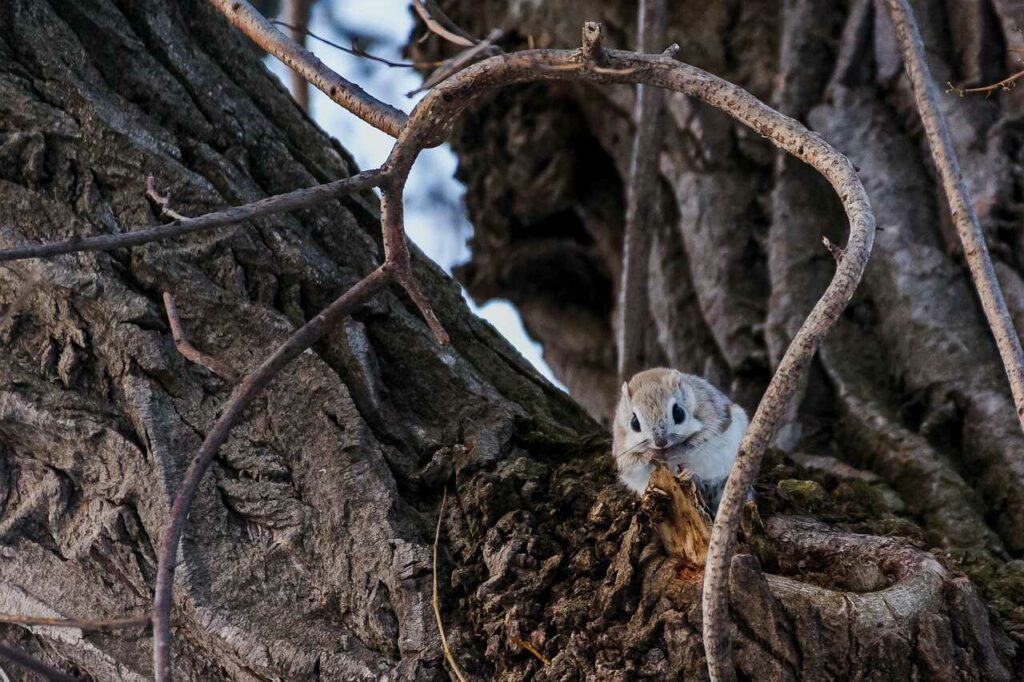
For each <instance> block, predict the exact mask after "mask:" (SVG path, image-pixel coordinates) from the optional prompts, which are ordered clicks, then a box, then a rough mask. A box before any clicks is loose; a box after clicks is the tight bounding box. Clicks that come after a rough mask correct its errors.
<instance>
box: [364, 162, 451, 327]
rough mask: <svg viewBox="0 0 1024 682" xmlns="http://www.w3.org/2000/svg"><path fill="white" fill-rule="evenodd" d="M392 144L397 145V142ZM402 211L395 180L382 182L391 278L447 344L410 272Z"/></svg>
mask: <svg viewBox="0 0 1024 682" xmlns="http://www.w3.org/2000/svg"><path fill="white" fill-rule="evenodd" d="M395 147H398V144H397V143H396V144H395ZM403 182H404V179H403ZM404 213H405V208H404V206H403V204H402V188H401V187H400V186H399V185H398V183H388V184H385V185H383V186H382V187H381V193H380V220H381V224H382V226H383V230H384V259H385V261H386V262H388V263H390V264H391V265H392V267H393V268H394V277H395V281H396V282H398V284H400V285H401V286H402V288H403V289H405V292H406V293H407V294H409V298H411V299H412V302H413V303H414V304H415V305H416V307H417V308H418V309H419V311H420V314H421V315H423V318H424V319H425V320H426V321H427V325H428V326H429V327H430V331H431V332H433V334H434V338H435V339H437V342H438V343H439V344H441V345H442V346H447V345H448V341H449V339H448V332H446V331H445V330H444V327H443V326H442V325H441V322H440V320H438V319H437V315H435V314H434V310H433V308H431V306H430V301H429V300H427V297H426V296H424V295H423V292H422V291H420V287H419V284H417V282H416V277H415V276H414V275H413V274H412V265H411V264H410V260H409V244H408V243H407V242H406V239H405V223H404Z"/></svg>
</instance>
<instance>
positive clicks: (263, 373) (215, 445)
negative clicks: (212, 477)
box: [153, 265, 391, 682]
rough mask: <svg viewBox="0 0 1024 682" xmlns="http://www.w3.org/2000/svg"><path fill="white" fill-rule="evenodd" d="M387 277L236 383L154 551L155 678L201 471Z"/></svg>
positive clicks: (165, 651)
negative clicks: (272, 388) (300, 360)
mask: <svg viewBox="0 0 1024 682" xmlns="http://www.w3.org/2000/svg"><path fill="white" fill-rule="evenodd" d="M390 278H391V268H390V266H388V265H383V266H381V267H379V268H377V269H376V270H374V271H373V272H371V273H370V274H369V275H367V276H366V277H364V278H363V279H361V280H360V281H359V282H358V283H357V284H356V285H355V286H353V287H352V288H351V289H349V290H348V291H346V292H345V293H344V294H342V295H341V296H340V297H338V298H337V299H336V300H335V301H334V302H333V303H331V305H329V306H328V307H327V308H326V309H325V310H323V311H322V312H321V313H320V314H318V315H317V316H316V317H314V318H313V319H311V320H310V321H309V322H307V323H306V324H304V325H302V326H301V327H299V329H297V330H296V331H295V332H294V333H293V334H292V335H291V336H289V337H288V339H287V340H286V341H285V342H284V343H283V344H281V345H280V346H279V347H278V348H277V350H275V351H274V353H273V354H272V355H271V356H270V357H269V358H267V359H266V360H265V361H264V362H263V364H261V365H260V366H259V367H258V368H256V369H255V370H254V371H253V372H251V373H250V374H249V375H248V376H246V377H245V379H243V380H242V383H241V384H240V385H239V386H238V388H237V389H236V391H235V393H234V395H233V396H232V397H231V400H229V401H228V404H227V405H226V406H225V407H224V411H223V413H221V416H220V418H219V419H217V422H216V423H215V424H214V425H213V428H212V429H211V430H210V432H209V433H208V434H206V439H205V440H204V441H203V444H202V445H201V446H200V448H199V451H198V452H197V453H196V455H195V457H194V458H193V459H192V463H191V464H189V467H188V469H187V470H186V471H185V476H184V478H183V479H182V482H181V485H180V486H179V487H178V492H177V493H176V494H175V496H174V503H173V504H172V505H171V512H170V518H169V519H168V521H167V525H166V526H165V528H164V530H163V533H162V534H161V536H160V547H159V552H158V555H157V560H158V563H157V576H156V593H155V596H154V599H153V670H154V675H155V678H156V680H157V682H169V681H170V680H171V679H172V675H171V606H172V596H173V591H174V569H175V567H176V566H175V564H176V561H177V556H178V547H179V544H180V543H181V534H182V532H183V531H184V529H185V521H186V519H187V518H188V510H189V507H190V506H191V505H192V499H193V498H194V497H195V494H196V491H197V490H198V489H199V482H200V481H201V480H202V478H203V474H205V473H206V470H207V469H209V468H210V465H211V464H212V463H213V459H214V457H216V455H217V451H218V450H220V447H221V446H222V445H223V444H224V443H225V442H226V441H227V439H228V436H229V435H230V433H231V429H233V428H234V426H235V424H237V423H238V420H239V419H241V417H242V413H243V412H244V411H245V409H246V408H247V407H248V406H249V405H250V404H251V403H252V401H253V399H254V398H255V397H256V396H257V395H258V394H259V392H260V391H261V390H262V389H263V388H264V387H266V386H267V384H269V383H270V382H271V380H273V379H274V377H276V376H277V374H278V373H279V372H280V371H281V369H282V368H283V367H284V366H285V365H287V364H288V363H289V362H291V361H292V360H294V359H295V358H297V357H298V356H299V355H300V354H301V353H302V352H303V351H305V350H306V349H307V348H309V347H310V346H312V345H313V344H314V343H316V342H317V340H319V339H320V337H322V336H323V335H324V334H325V333H327V331H328V330H329V329H330V328H331V327H333V326H334V325H335V324H337V323H338V322H339V321H340V320H342V319H343V318H345V317H347V316H348V315H350V314H351V313H352V312H353V311H354V310H356V309H357V308H359V306H361V305H363V304H364V303H365V302H366V301H367V300H369V299H370V297H372V296H373V295H374V294H376V293H377V292H378V291H380V290H381V289H383V288H384V286H385V285H386V284H387V282H388V280H389V279H390Z"/></svg>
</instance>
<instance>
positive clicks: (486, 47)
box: [405, 28, 504, 97]
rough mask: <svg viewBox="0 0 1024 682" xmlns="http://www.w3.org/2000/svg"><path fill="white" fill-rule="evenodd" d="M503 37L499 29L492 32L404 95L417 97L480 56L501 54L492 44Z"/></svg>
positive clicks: (447, 61) (445, 62)
mask: <svg viewBox="0 0 1024 682" xmlns="http://www.w3.org/2000/svg"><path fill="white" fill-rule="evenodd" d="M503 35H504V32H503V31H502V30H501V29H500V28H496V29H494V30H492V31H491V32H490V33H488V34H487V37H486V38H484V39H483V40H481V41H480V42H479V43H477V44H476V45H474V46H473V47H471V48H469V49H466V50H463V51H462V52H460V53H459V54H457V55H455V56H454V57H452V58H451V59H448V60H446V61H444V62H443V63H442V64H441V66H440V67H439V68H438V69H437V70H436V71H434V72H433V73H432V74H430V76H429V77H428V78H427V79H426V80H425V81H423V85H421V86H420V87H418V88H416V89H415V90H410V91H409V92H407V93H405V96H406V97H412V96H413V95H418V94H419V93H421V92H423V91H425V90H429V89H430V88H432V87H434V86H435V85H437V84H438V83H440V82H441V81H443V80H445V79H446V78H449V77H450V76H451V75H452V74H453V73H458V72H459V71H462V69H464V68H466V67H467V66H469V65H470V64H471V63H473V62H474V61H476V60H477V59H480V58H481V57H482V56H485V55H486V56H490V55H493V54H501V49H500V48H498V47H495V45H494V43H495V42H497V41H498V40H501V37H502V36H503Z"/></svg>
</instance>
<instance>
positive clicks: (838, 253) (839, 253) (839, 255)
mask: <svg viewBox="0 0 1024 682" xmlns="http://www.w3.org/2000/svg"><path fill="white" fill-rule="evenodd" d="M821 243H822V245H824V247H825V249H826V250H827V251H828V252H829V253H831V254H832V257H833V258H835V259H836V263H840V262H842V260H843V247H841V246H839V245H838V244H833V243H832V240H831V239H829V238H828V237H825V236H822V238H821Z"/></svg>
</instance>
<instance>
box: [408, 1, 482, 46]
mask: <svg viewBox="0 0 1024 682" xmlns="http://www.w3.org/2000/svg"><path fill="white" fill-rule="evenodd" d="M427 5H429V7H427ZM412 6H413V7H414V8H415V9H416V14H418V15H420V19H422V20H423V23H424V24H426V25H427V28H428V29H430V31H431V33H436V34H437V35H439V36H441V37H442V38H444V39H445V40H447V41H448V42H450V43H455V44H456V45H461V46H462V47H473V45H475V44H476V43H477V42H478V41H477V40H475V39H474V38H473V37H472V36H471V35H469V34H468V33H466V31H464V30H463V29H462V28H461V27H459V25H458V24H456V23H455V22H454V21H452V20H451V19H449V18H448V15H447V14H445V13H444V11H442V10H441V8H440V7H438V6H437V4H436V3H435V2H433V0H412Z"/></svg>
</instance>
